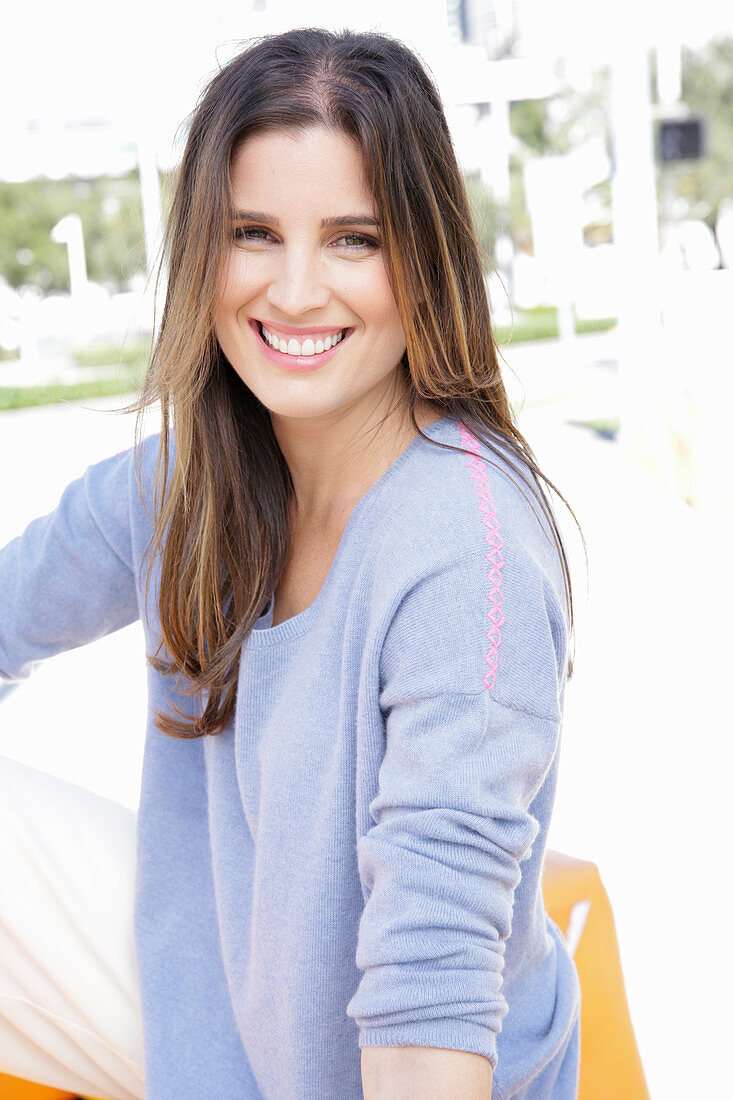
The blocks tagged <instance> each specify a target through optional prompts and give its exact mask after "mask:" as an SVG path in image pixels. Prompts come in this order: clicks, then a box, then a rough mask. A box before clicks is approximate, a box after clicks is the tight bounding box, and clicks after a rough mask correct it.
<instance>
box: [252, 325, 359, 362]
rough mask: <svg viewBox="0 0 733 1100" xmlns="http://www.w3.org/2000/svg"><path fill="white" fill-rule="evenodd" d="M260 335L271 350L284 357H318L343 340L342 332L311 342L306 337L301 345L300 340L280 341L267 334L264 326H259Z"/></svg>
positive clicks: (269, 333)
mask: <svg viewBox="0 0 733 1100" xmlns="http://www.w3.org/2000/svg"><path fill="white" fill-rule="evenodd" d="M261 330H262V335H263V337H264V339H265V340H266V341H267V343H268V344H269V345H270V347H271V348H274V349H275V350H276V351H280V352H282V353H283V354H284V355H305V356H310V355H320V354H321V352H323V351H328V350H329V349H330V348H333V347H335V346H336V344H338V343H339V342H340V341H341V340H343V338H344V333H343V331H341V332H339V333H336V335H335V336H327V337H326V339H325V340H316V341H315V343H314V342H313V340H312V339H311V338H310V337H309V336H307V337H306V338H305V340H303V343H302V344H301V342H300V340H296V339H295V338H294V337H291V339H290V340H281V339H280V338H279V337H278V336H275V335H274V334H273V333H271V332H268V330H267V329H266V328H265V326H264V325H262V326H261Z"/></svg>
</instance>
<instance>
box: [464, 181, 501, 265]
mask: <svg viewBox="0 0 733 1100" xmlns="http://www.w3.org/2000/svg"><path fill="white" fill-rule="evenodd" d="M463 182H464V183H465V185H466V193H467V195H468V205H469V207H470V210H471V219H472V221H473V228H474V232H475V233H476V237H477V238H478V243H479V246H480V248H481V265H482V268H483V270H484V272H488V271H490V270H491V269H492V264H493V259H494V246H495V244H496V238H497V237H499V236H501V235H502V234H503V233H507V232H511V224H510V222H511V216H510V212H509V210H508V209H507V208H506V207H504V206H501V205H499V204H498V203H496V202H494V198H493V196H492V194H491V190H490V188H488V187H487V186H486V185H485V184H484V183H482V182H481V180H480V178H479V177H478V175H473V174H468V175H465V176H464V177H463Z"/></svg>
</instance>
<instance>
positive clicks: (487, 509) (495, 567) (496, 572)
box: [458, 424, 504, 691]
mask: <svg viewBox="0 0 733 1100" xmlns="http://www.w3.org/2000/svg"><path fill="white" fill-rule="evenodd" d="M458 427H459V428H460V429H461V443H462V445H463V446H464V447H465V448H466V449H468V450H470V451H471V455H470V457H469V459H468V463H467V465H468V468H469V469H470V470H471V471H472V473H471V481H472V482H473V483H474V485H475V487H476V496H477V497H478V498H479V508H480V510H481V512H483V518H482V520H481V522H482V523H483V525H484V527H485V528H486V542H487V543H488V546H489V552H488V553H487V555H486V560H487V561H488V562H490V563H491V568H490V569H489V572H488V577H487V579H488V581H489V592H488V597H489V603H490V605H491V606H490V608H489V610H488V611H487V612H486V618H487V619H489V620H490V623H491V625H490V627H489V629H488V631H487V632H486V637H487V638H488V641H489V651H488V653H487V654H486V663H487V665H488V666H489V671H488V672H487V673H486V675H485V676H484V678H483V679H484V685H485V687H486V690H487V691H491V689H492V688H493V687H494V683H495V682H496V669H497V666H498V663H499V645H500V644H501V628H502V626H503V625H504V616H503V615H502V613H501V605H502V602H503V597H502V594H501V570H502V567H503V565H504V557H503V555H502V549H503V548H504V541H503V539H502V537H501V535H500V533H499V520H498V518H497V515H496V505H495V504H494V498H493V496H492V495H491V486H490V485H489V476H488V472H487V469H486V463H485V462H484V461H483V460H482V458H481V457H480V444H479V441H478V439H476V436H475V435H473V434H472V433H471V432H469V430H468V428H466V427H464V425H463V424H459V425H458Z"/></svg>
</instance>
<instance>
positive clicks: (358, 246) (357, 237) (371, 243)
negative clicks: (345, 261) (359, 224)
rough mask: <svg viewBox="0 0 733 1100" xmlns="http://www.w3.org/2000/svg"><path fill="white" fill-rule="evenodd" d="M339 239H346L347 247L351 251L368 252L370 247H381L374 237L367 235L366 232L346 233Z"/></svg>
mask: <svg viewBox="0 0 733 1100" xmlns="http://www.w3.org/2000/svg"><path fill="white" fill-rule="evenodd" d="M339 241H346V246H345V247H346V248H347V249H348V250H349V251H350V252H367V251H368V250H369V249H372V248H378V247H379V244H378V242H377V241H375V240H374V238H373V237H367V236H366V235H365V234H364V233H344V234H343V235H342V236H341V237H339ZM337 243H338V242H337Z"/></svg>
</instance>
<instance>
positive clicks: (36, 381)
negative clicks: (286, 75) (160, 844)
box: [0, 0, 733, 1100]
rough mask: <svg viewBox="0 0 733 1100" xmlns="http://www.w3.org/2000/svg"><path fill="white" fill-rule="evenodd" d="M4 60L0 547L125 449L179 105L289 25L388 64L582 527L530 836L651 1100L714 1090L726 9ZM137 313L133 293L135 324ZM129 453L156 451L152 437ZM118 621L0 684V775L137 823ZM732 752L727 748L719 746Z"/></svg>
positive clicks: (398, 10) (401, 13) (424, 6)
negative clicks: (597, 885)
mask: <svg viewBox="0 0 733 1100" xmlns="http://www.w3.org/2000/svg"><path fill="white" fill-rule="evenodd" d="M14 8H15V10H14V11H13V13H12V16H10V17H8V20H7V22H6V27H5V33H4V42H3V46H2V50H3V58H2V65H1V66H0V96H1V97H2V104H3V110H2V121H1V122H0V463H1V464H2V465H1V467H0V471H1V482H0V483H1V485H2V492H1V495H0V505H1V506H0V544H4V543H5V542H6V541H8V540H9V539H10V538H11V537H13V536H14V535H15V534H17V533H18V532H19V531H20V530H22V528H23V526H24V525H25V524H26V523H27V522H28V521H29V520H30V519H32V518H33V517H34V516H36V515H39V514H42V513H44V512H46V511H49V510H50V509H51V508H53V507H54V505H55V503H56V501H57V499H58V496H59V494H60V492H61V490H62V489H63V487H64V485H65V484H66V483H67V482H68V481H69V480H70V479H71V478H73V477H75V476H77V475H78V474H80V473H81V472H82V471H83V470H84V468H85V467H86V466H87V465H89V464H90V463H91V462H94V461H97V460H98V459H101V458H103V457H105V456H106V455H109V454H111V453H114V452H115V451H119V450H121V449H123V448H124V447H127V446H129V445H130V444H131V442H132V439H133V421H132V418H131V417H129V416H123V415H120V414H119V413H118V412H116V411H115V410H116V409H119V407H120V406H121V405H123V404H124V403H125V401H126V400H127V399H128V395H132V394H133V393H134V390H135V387H136V386H137V384H138V382H139V379H140V377H141V373H142V372H143V370H144V368H145V364H146V360H147V356H148V354H149V350H150V344H151V337H152V332H153V324H154V322H153V317H154V307H155V271H156V265H157V261H158V258H159V248H160V240H161V225H162V222H163V220H164V218H165V214H166V209H167V206H168V203H169V201H170V195H171V185H172V182H173V180H174V177H175V170H176V165H177V163H178V161H179V158H180V155H181V152H182V148H183V143H184V141H185V136H186V127H185V119H186V117H187V115H188V113H189V112H190V111H191V109H192V108H193V106H194V104H195V102H196V99H197V97H198V95H199V93H200V91H201V89H202V88H203V87H204V85H205V84H206V82H207V80H208V79H209V78H210V77H211V76H212V75H213V73H214V72H215V71H216V68H217V67H218V66H219V65H221V64H222V63H224V62H226V61H227V60H228V59H229V57H231V56H232V55H233V54H234V53H235V52H237V51H238V50H239V49H240V48H241V45H242V43H243V40H245V39H247V38H249V37H251V36H256V35H259V34H263V33H269V32H272V31H278V30H283V29H286V28H288V27H293V26H304V25H316V26H318V25H320V26H327V27H331V28H334V29H338V28H340V27H343V26H348V27H352V28H355V29H377V30H383V31H386V32H388V33H391V34H394V35H396V36H398V37H400V38H402V39H403V40H404V41H406V42H407V43H408V44H409V45H410V46H412V47H413V48H414V49H416V50H417V51H418V52H419V53H420V54H421V56H422V57H423V59H424V61H425V62H426V63H427V65H428V66H429V68H430V69H431V71H432V73H433V75H434V77H435V79H436V81H437V83H438V86H439V88H440V91H441V94H442V96H443V99H444V103H445V106H446V113H447V116H448V120H449V124H450V127H451V131H452V134H453V138H454V142H455V147H456V151H457V154H458V157H459V161H460V163H461V166H462V169H463V172H464V174H465V178H466V184H467V187H468V192H469V196H470V199H471V203H472V209H473V214H474V219H475V224H476V229H477V232H478V235H479V237H480V240H481V242H482V245H483V247H484V250H485V252H486V257H487V263H486V280H487V287H488V291H489V294H490V297H491V303H492V308H493V315H494V319H495V324H496V328H497V334H498V337H499V340H500V343H501V348H502V354H503V358H504V362H505V367H506V369H505V377H506V381H507V385H508V388H509V391H510V396H511V398H512V401H513V404H514V407H515V409H516V411H517V415H518V417H519V422H520V426H521V427H522V429H523V431H524V432H525V434H526V435H527V436H528V438H529V440H530V443H531V444H532V445H533V447H534V449H535V451H536V453H537V456H538V458H539V460H540V463H541V465H542V466H543V468H544V469H545V471H546V473H547V474H548V475H549V476H550V477H551V478H552V479H553V480H554V481H555V483H556V484H557V485H558V487H559V488H560V489H561V491H562V492H563V494H564V495H565V496H566V497H567V499H568V501H569V502H570V503H571V505H572V506H573V508H574V509H575V512H576V514H577V516H578V519H579V521H580V524H581V526H582V528H583V532H584V535H585V539H586V543H587V548H588V569H587V570H586V564H585V560H584V553H583V548H582V545H581V542H580V539H579V536H578V534H577V530H576V529H575V528H574V525H573V523H572V521H571V520H570V519H569V517H567V515H565V514H564V513H563V512H562V509H561V514H562V517H563V518H562V522H563V527H564V530H565V531H566V533H567V540H568V548H569V553H570V557H571V562H572V565H573V568H574V575H575V605H576V617H577V642H576V661H575V672H574V676H573V678H572V680H571V681H570V683H569V685H568V689H567V697H566V720H565V727H564V734H563V736H564V743H563V761H562V768H561V781H560V787H559V790H558V797H557V806H556V811H555V817H554V821H553V826H552V834H551V838H550V844H551V846H552V847H554V848H557V849H560V850H562V851H564V852H567V853H569V854H571V855H575V856H578V857H581V858H583V859H588V860H592V861H593V862H595V863H596V864H597V865H598V867H599V869H600V872H601V876H602V878H603V881H604V883H605V885H606V888H607V890H608V893H609V896H610V899H611V903H612V906H613V909H614V913H615V916H616V922H617V929H618V935H619V941H620V946H621V955H622V961H623V965H624V974H625V979H626V985H627V991H628V996H629V1002H630V1007H631V1013H632V1018H633V1022H634V1026H635V1030H636V1035H637V1040H638V1043H639V1048H640V1051H641V1056H642V1060H643V1063H644V1068H645V1071H646V1075H647V1079H648V1083H649V1087H650V1091H651V1094H652V1096H653V1097H654V1098H655V1100H656V1098H659V1100H673V1098H677V1097H679V1098H682V1097H685V1098H687V1097H689V1096H722V1095H724V1094H725V1091H726V1086H724V1084H723V1082H724V1081H725V1080H726V1079H727V1073H726V1071H727V1067H726V1066H725V1064H724V1060H723V1059H724V1053H723V1052H724V1051H725V1049H726V1047H725V1042H726V1041H727V1038H728V1036H727V1029H726V1030H725V1031H724V1026H723V1025H724V1021H725V1020H726V1016H729V1009H728V1005H727V991H728V984H729V981H730V979H731V977H733V974H732V973H731V970H730V969H729V967H730V959H731V955H730V947H729V933H728V921H727V919H726V918H725V914H726V913H727V911H728V910H727V904H728V903H727V897H728V890H727V887H726V885H725V877H726V876H725V871H724V868H725V867H726V866H727V865H728V864H729V862H730V858H729V849H728V847H727V845H728V844H729V838H730V830H729V828H727V826H728V822H729V813H728V810H727V807H728V804H729V802H730V796H729V792H728V784H729V781H728V776H729V775H730V767H731V750H730V734H731V732H733V730H731V723H730V719H729V717H728V716H729V713H730V706H729V702H728V699H727V698H726V699H725V700H724V697H723V691H724V686H725V685H726V683H727V681H728V676H729V668H730V660H731V656H733V654H732V653H731V643H730V638H731V627H730V622H731V619H730V615H731V611H733V606H732V605H733V598H732V586H731V584H730V580H729V569H730V565H729V560H730V551H729V540H730V535H731V531H732V529H733V522H732V521H733V489H732V487H731V472H732V468H731V461H730V457H729V453H728V443H727V441H728V439H729V435H730V433H729V421H730V416H731V408H732V407H733V400H732V399H733V381H732V379H733V351H732V350H731V340H730V337H729V318H730V316H731V314H732V313H733V8H732V7H731V5H730V4H729V3H727V2H725V0H697V3H696V4H695V5H694V6H690V7H687V8H684V7H682V6H676V5H675V6H673V5H668V4H661V3H660V4H655V3H653V2H651V0H646V2H644V0H637V2H635V3H631V0H619V2H617V3H615V4H614V5H596V4H592V3H588V2H587V0H585V2H582V0H555V2H554V3H552V4H547V3H542V2H541V0H421V2H420V4H419V5H413V4H411V3H401V2H399V0H390V2H389V3H388V2H386V0H371V3H370V4H369V5H368V7H367V12H366V14H365V13H364V9H363V8H362V6H361V5H357V4H356V3H355V2H354V0H339V2H338V3H325V2H318V0H307V2H304V0H300V2H299V3H295V2H294V0H250V2H246V0H239V2H237V3H236V4H235V3H232V2H229V0H210V2H209V3H208V4H207V5H205V6H204V9H202V10H201V11H197V12H196V14H195V17H193V16H188V15H186V14H185V12H184V9H182V8H181V7H180V5H175V6H174V5H172V4H167V3H156V4H150V3H149V2H148V3H142V2H140V0H129V2H128V3H126V4H125V5H124V6H123V7H111V6H109V7H102V8H100V6H99V5H98V4H92V3H83V2H81V0H69V2H67V3H66V4H65V5H56V4H54V5H51V4H49V3H45V2H44V3H40V4H35V5H14ZM161 290H162V288H160V287H159V288H158V300H159V303H160V294H161ZM147 430H149V431H154V430H156V423H155V417H154V416H153V417H152V418H151V419H150V420H149V421H148V422H147ZM141 645H142V634H141V631H140V630H139V627H138V626H137V625H135V626H133V627H130V628H128V629H127V630H124V631H121V632H120V633H118V634H117V635H114V636H112V637H110V638H107V639H103V640H102V641H100V642H98V643H96V644H94V645H92V646H89V647H86V648H85V649H83V650H80V651H76V652H72V653H68V654H64V655H61V656H59V657H57V658H55V659H54V660H53V661H51V662H48V663H47V664H46V665H44V666H40V667H39V668H38V670H37V672H36V673H35V674H34V676H33V678H32V680H31V681H29V682H28V683H24V684H22V685H21V686H19V687H17V688H15V689H14V690H12V691H11V690H9V689H7V688H6V689H4V690H3V689H0V704H1V705H0V752H2V753H4V754H5V755H8V756H12V757H14V758H16V759H19V760H22V761H25V762H26V763H29V764H32V765H34V766H36V767H39V768H42V769H43V770H45V771H48V772H51V773H52V774H56V775H59V776H61V777H63V778H65V779H68V780H71V781H73V782H76V783H79V784H81V785H83V786H87V787H89V788H91V789H93V790H96V791H97V792H98V793H100V794H103V795H107V796H108V797H111V798H115V799H117V800H118V801H120V802H123V803H125V804H126V805H128V806H131V807H136V806H137V798H138V788H139V777H140V766H141V760H142V746H143V730H144V712H145V666H144V661H143V657H142V649H141ZM726 730H727V733H726Z"/></svg>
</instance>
